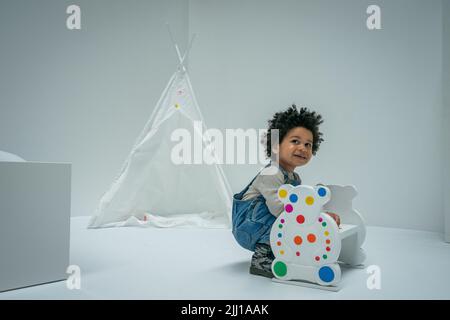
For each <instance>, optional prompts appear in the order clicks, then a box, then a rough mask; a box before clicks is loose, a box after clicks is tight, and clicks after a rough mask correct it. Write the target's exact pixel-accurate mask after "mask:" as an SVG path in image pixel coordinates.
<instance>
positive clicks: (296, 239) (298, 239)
mask: <svg viewBox="0 0 450 320" xmlns="http://www.w3.org/2000/svg"><path fill="white" fill-rule="evenodd" d="M302 242H303V239H302V237H300V236H296V237H295V238H294V243H295V244H296V245H298V246H299V245H301V244H302Z"/></svg>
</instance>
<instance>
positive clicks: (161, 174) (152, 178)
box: [89, 38, 232, 228]
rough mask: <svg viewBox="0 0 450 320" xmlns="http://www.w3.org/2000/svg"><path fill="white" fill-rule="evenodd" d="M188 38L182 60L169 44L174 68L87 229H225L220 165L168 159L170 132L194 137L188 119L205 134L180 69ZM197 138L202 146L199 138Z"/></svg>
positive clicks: (226, 200) (226, 199)
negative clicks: (179, 131)
mask: <svg viewBox="0 0 450 320" xmlns="http://www.w3.org/2000/svg"><path fill="white" fill-rule="evenodd" d="M192 40H193V38H192ZM192 40H191V42H190V45H189V48H188V49H187V50H186V53H185V54H184V55H183V56H181V54H180V50H179V49H178V46H177V45H176V44H175V43H174V45H175V49H176V51H177V55H178V59H179V65H178V68H177V70H176V72H175V73H174V74H173V76H172V77H171V78H170V81H169V83H168V85H167V87H166V88H165V90H164V91H163V93H162V95H161V97H160V99H159V101H158V103H157V105H156V107H155V109H154V111H153V114H152V116H151V117H150V120H149V121H148V122H147V124H146V125H145V128H144V130H143V131H142V133H141V135H140V136H139V137H138V139H137V140H136V143H135V145H134V147H133V148H132V150H131V153H130V155H129V156H128V158H127V159H126V161H125V163H124V165H123V167H122V170H121V172H120V174H119V176H118V178H117V179H116V180H115V181H114V183H113V184H112V186H111V188H110V189H109V190H108V191H107V192H106V193H105V194H104V196H103V197H102V199H101V200H100V203H99V205H98V207H97V209H96V211H95V213H94V215H93V216H92V218H91V220H90V223H89V227H91V228H97V227H113V226H129V225H139V226H158V227H175V226H176V227H180V226H181V227H187V226H192V227H205V228H229V227H230V225H231V201H232V193H231V189H230V187H229V184H228V181H227V179H226V177H225V175H224V172H223V170H222V168H221V166H220V165H219V164H212V165H208V164H191V165H186V164H182V165H179V164H174V162H173V161H171V152H172V150H171V149H172V148H173V146H174V142H173V141H171V134H172V132H173V131H174V130H176V129H181V128H183V129H186V130H188V131H189V132H190V133H191V137H192V138H197V139H198V138H199V135H201V132H199V130H198V127H197V126H196V125H194V121H201V122H202V124H203V128H202V129H203V132H205V131H206V127H205V126H204V123H205V122H204V121H203V117H202V114H201V112H200V109H199V107H198V104H197V100H196V99H195V95H194V91H193V90H192V86H191V82H190V80H189V75H188V73H187V70H186V68H185V67H184V61H185V59H186V57H187V54H188V51H189V49H190V46H191V45H192ZM172 41H173V38H172ZM196 135H197V136H196ZM200 139H201V141H203V146H205V143H206V142H205V141H206V140H205V139H204V138H203V135H202V136H201V137H200Z"/></svg>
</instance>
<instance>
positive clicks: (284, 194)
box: [278, 189, 287, 198]
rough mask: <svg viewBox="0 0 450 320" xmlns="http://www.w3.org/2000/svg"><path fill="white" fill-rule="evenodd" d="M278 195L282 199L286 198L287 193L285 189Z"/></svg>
mask: <svg viewBox="0 0 450 320" xmlns="http://www.w3.org/2000/svg"><path fill="white" fill-rule="evenodd" d="M278 195H279V196H280V198H286V196H287V191H286V190H284V189H281V190H280V191H278Z"/></svg>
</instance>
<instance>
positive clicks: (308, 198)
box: [305, 196, 314, 206]
mask: <svg viewBox="0 0 450 320" xmlns="http://www.w3.org/2000/svg"><path fill="white" fill-rule="evenodd" d="M305 202H306V204H307V205H308V206H311V205H312V204H313V203H314V198H313V197H311V196H309V197H306V199H305Z"/></svg>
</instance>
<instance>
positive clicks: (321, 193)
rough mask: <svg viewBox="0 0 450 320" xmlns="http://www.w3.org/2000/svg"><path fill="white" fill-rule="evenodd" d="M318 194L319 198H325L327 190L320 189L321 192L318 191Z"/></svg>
mask: <svg viewBox="0 0 450 320" xmlns="http://www.w3.org/2000/svg"><path fill="white" fill-rule="evenodd" d="M317 193H318V194H319V196H321V197H325V195H326V194H327V190H325V188H319V190H317Z"/></svg>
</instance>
